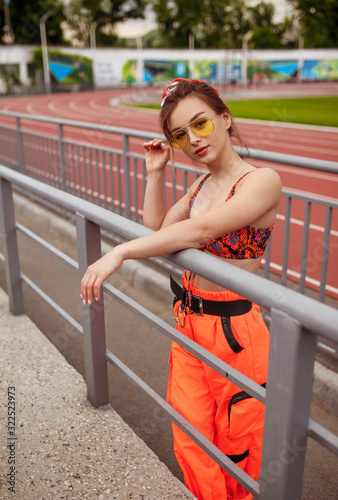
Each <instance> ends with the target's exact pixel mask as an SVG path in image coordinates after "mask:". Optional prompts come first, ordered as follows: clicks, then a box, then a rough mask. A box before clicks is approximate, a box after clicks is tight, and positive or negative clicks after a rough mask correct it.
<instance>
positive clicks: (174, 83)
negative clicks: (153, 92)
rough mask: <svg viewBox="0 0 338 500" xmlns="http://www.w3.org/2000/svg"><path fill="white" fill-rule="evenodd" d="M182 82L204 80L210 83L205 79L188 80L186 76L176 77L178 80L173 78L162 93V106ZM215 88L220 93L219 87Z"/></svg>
mask: <svg viewBox="0 0 338 500" xmlns="http://www.w3.org/2000/svg"><path fill="white" fill-rule="evenodd" d="M180 82H188V83H192V82H203V83H206V84H207V85H208V83H207V82H205V81H204V80H187V79H186V78H176V80H173V81H172V82H171V84H170V85H168V87H166V88H165V89H164V91H163V94H162V102H161V107H162V106H163V105H164V103H165V100H166V98H167V96H168V95H170V94H172V93H173V92H175V89H176V87H177V85H178V84H179V83H180ZM212 88H213V89H214V91H215V92H216V93H217V94H218V95H219V92H218V90H217V89H215V88H214V87H212Z"/></svg>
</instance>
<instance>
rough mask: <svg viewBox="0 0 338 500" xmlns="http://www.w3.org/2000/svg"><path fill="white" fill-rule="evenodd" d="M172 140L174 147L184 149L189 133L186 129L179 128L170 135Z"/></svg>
mask: <svg viewBox="0 0 338 500" xmlns="http://www.w3.org/2000/svg"><path fill="white" fill-rule="evenodd" d="M170 140H171V143H172V145H173V146H174V148H176V149H183V148H185V147H186V145H187V143H188V134H187V133H186V132H185V130H177V131H176V132H174V133H173V134H171V136H170Z"/></svg>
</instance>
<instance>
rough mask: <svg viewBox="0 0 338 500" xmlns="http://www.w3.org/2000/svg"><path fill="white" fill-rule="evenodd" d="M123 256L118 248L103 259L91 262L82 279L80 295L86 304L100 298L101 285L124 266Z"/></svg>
mask: <svg viewBox="0 0 338 500" xmlns="http://www.w3.org/2000/svg"><path fill="white" fill-rule="evenodd" d="M122 263H123V258H122V256H121V255H120V252H119V251H118V248H117V247H115V249H113V250H111V251H110V252H109V253H108V254H106V255H105V256H104V257H101V259H99V260H97V261H96V262H94V264H91V265H90V266H89V267H88V269H87V271H86V272H85V274H84V275H83V278H82V280H81V292H80V296H81V298H82V300H83V303H84V304H92V303H93V301H94V300H99V299H100V294H101V287H102V284H103V282H104V280H105V279H107V278H108V276H110V275H111V274H113V273H114V272H115V271H117V270H118V269H119V267H121V266H122Z"/></svg>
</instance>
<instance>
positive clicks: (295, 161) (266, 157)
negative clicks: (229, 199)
mask: <svg viewBox="0 0 338 500" xmlns="http://www.w3.org/2000/svg"><path fill="white" fill-rule="evenodd" d="M234 148H235V150H236V151H237V153H238V154H239V155H240V156H243V157H246V158H253V159H256V160H263V161H268V162H269V163H279V164H282V165H291V166H293V167H300V168H306V169H310V170H320V171H322V172H329V173H333V174H337V173H338V163H336V162H334V161H328V160H320V159H317V158H305V157H304V156H296V155H288V154H284V153H275V152H273V151H265V150H263V149H251V148H248V149H246V148H241V147H239V146H234Z"/></svg>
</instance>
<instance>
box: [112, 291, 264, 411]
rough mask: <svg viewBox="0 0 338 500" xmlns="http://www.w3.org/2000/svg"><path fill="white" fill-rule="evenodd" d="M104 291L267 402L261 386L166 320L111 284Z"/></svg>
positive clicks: (224, 375) (247, 390) (250, 392)
mask: <svg viewBox="0 0 338 500" xmlns="http://www.w3.org/2000/svg"><path fill="white" fill-rule="evenodd" d="M103 290H104V291H105V292H106V293H107V294H108V295H109V296H110V297H112V298H114V299H115V300H117V301H118V302H119V303H120V304H123V305H124V306H126V307H127V309H129V310H130V311H132V312H134V313H135V314H137V315H138V316H139V317H141V318H142V319H144V320H145V321H147V323H149V324H150V325H152V326H154V327H156V329H157V330H158V331H160V332H161V333H163V334H164V335H166V337H168V338H170V339H171V340H173V341H175V342H176V343H177V344H179V345H180V346H182V347H184V348H185V349H187V350H188V351H189V352H190V353H191V354H194V355H195V356H196V357H197V358H199V359H201V360H202V361H204V362H205V363H206V364H207V365H208V366H210V367H211V368H213V369H214V370H216V371H217V372H218V373H220V374H221V375H223V377H225V378H227V379H228V380H230V382H233V383H234V384H235V385H238V386H239V387H241V388H242V389H244V390H245V391H246V392H248V393H249V394H250V395H251V396H253V397H254V398H256V399H258V401H260V402H261V403H264V402H265V392H266V390H265V389H264V388H263V387H261V386H260V385H258V384H256V383H255V382H253V381H252V380H251V379H250V378H248V377H246V376H245V375H243V374H241V373H239V372H238V371H237V370H235V369H234V368H233V367H232V366H230V365H228V364H227V363H225V362H224V361H222V360H221V359H219V358H218V357H217V356H215V355H213V354H211V353H210V352H209V351H208V350H207V349H204V348H203V347H202V346H200V345H199V344H197V343H196V342H194V341H193V340H191V339H189V338H188V337H187V336H186V335H183V334H182V333H180V332H178V331H177V330H176V329H175V328H173V327H172V326H171V325H169V324H168V323H166V322H165V321H164V320H162V319H161V318H159V317H158V316H156V315H155V314H153V313H152V312H151V311H149V310H148V309H146V308H145V307H143V306H142V305H141V304H139V303H138V302H136V301H135V300H133V299H131V298H130V297H129V296H128V295H125V294H124V293H123V292H121V291H120V290H118V289H117V288H115V287H114V286H112V285H110V284H109V283H104V284H103Z"/></svg>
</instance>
